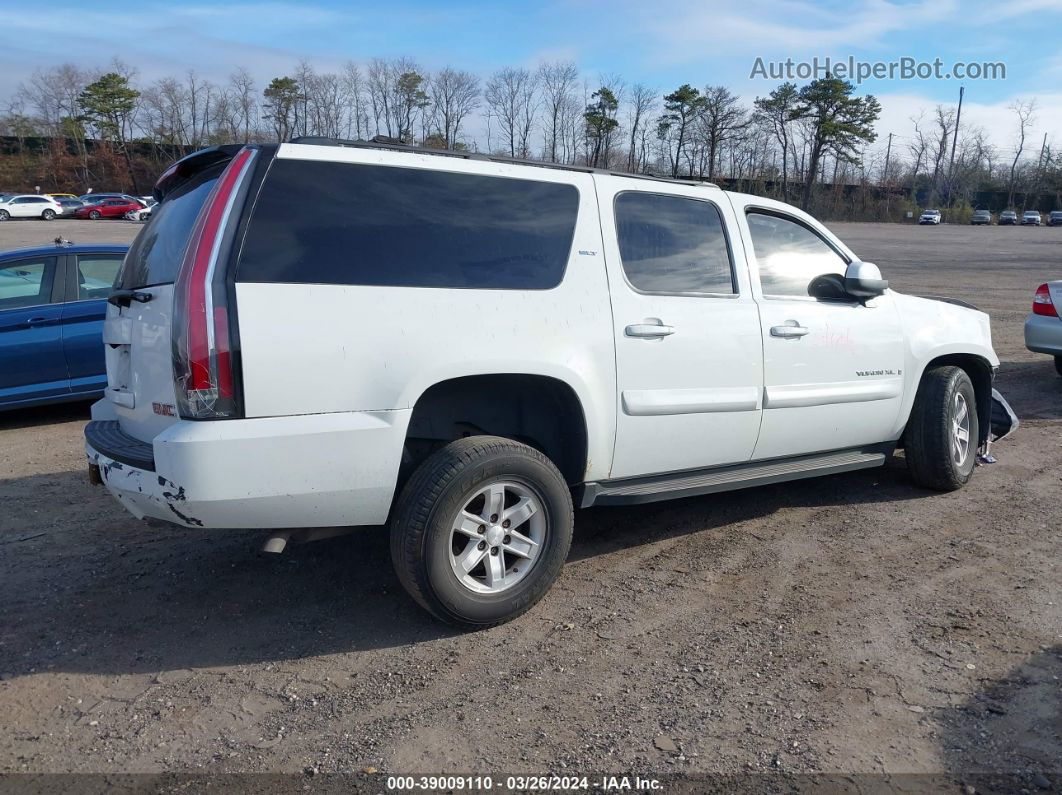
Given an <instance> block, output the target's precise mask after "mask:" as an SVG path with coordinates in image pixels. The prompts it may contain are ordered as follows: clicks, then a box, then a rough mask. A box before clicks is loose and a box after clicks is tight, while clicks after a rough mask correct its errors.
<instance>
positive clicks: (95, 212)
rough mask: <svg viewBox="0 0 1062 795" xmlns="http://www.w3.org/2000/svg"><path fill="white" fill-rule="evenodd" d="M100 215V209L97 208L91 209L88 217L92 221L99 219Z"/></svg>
mask: <svg viewBox="0 0 1062 795" xmlns="http://www.w3.org/2000/svg"><path fill="white" fill-rule="evenodd" d="M100 217H101V216H100V211H99V210H93V211H92V212H90V213H89V218H91V219H92V220H93V221H98V220H100Z"/></svg>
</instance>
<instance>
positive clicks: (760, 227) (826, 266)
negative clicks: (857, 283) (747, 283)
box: [748, 212, 848, 296]
mask: <svg viewBox="0 0 1062 795" xmlns="http://www.w3.org/2000/svg"><path fill="white" fill-rule="evenodd" d="M748 223H749V233H750V234H751V236H752V247H753V250H754V252H755V254H756V264H757V266H758V267H759V270H760V286H761V289H762V290H763V294H764V295H779V296H789V295H802V296H806V295H807V294H808V285H809V284H811V280H812V279H814V278H815V277H816V276H821V275H823V274H824V273H840V274H842V275H843V274H844V271H845V267H846V266H847V264H848V263H847V262H846V261H845V260H844V258H843V257H842V256H841V255H840V254H838V253H837V251H835V250H834V249H833V247H832V246H830V245H829V244H828V243H827V242H826V241H825V240H823V239H822V238H821V237H819V236H818V235H817V234H815V233H814V232H812V231H811V230H810V229H808V228H807V227H806V226H804V225H803V224H800V223H797V222H796V221H791V220H789V219H787V218H782V217H781V216H777V215H768V214H766V213H756V212H751V213H749V214H748Z"/></svg>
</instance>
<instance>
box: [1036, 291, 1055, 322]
mask: <svg viewBox="0 0 1062 795" xmlns="http://www.w3.org/2000/svg"><path fill="white" fill-rule="evenodd" d="M1032 311H1033V314H1034V315H1047V316H1048V317H1058V310H1057V309H1055V302H1054V301H1052V300H1051V290H1050V288H1048V286H1047V285H1046V284H1041V285H1040V286H1039V287H1037V288H1036V295H1034V296H1033V308H1032Z"/></svg>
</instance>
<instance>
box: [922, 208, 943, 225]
mask: <svg viewBox="0 0 1062 795" xmlns="http://www.w3.org/2000/svg"><path fill="white" fill-rule="evenodd" d="M918 223H920V224H933V225H934V226H935V225H937V224H939V223H940V210H926V211H925V212H924V213H922V215H921V216H919V218H918Z"/></svg>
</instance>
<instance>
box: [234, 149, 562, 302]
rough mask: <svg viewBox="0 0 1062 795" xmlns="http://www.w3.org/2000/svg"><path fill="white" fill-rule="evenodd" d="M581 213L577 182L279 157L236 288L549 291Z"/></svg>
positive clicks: (264, 191)
mask: <svg viewBox="0 0 1062 795" xmlns="http://www.w3.org/2000/svg"><path fill="white" fill-rule="evenodd" d="M578 207H579V192H578V191H577V190H576V188H575V187H574V186H573V185H565V184H559V183H554V182H536V181H533V180H525V179H510V178H506V177H493V176H482V175H479V174H462V173H454V172H446V171H432V170H429V169H413V168H402V167H396V166H375V165H361V164H347V163H334V162H318V161H306V160H285V159H278V160H275V161H274V162H273V164H272V166H271V167H270V170H269V174H268V176H267V177H266V179H265V184H264V185H263V187H262V191H261V193H260V194H259V196H258V200H257V201H256V203H255V207H254V211H253V213H252V215H251V220H250V222H249V224H248V230H247V236H246V238H245V240H244V244H243V250H242V253H241V255H240V263H239V266H238V270H237V279H238V280H239V281H242V282H286V283H302V284H356V285H374V286H391V287H451V288H481V289H513V290H518V289H519V290H543V289H549V288H552V287H556V286H557V285H558V284H560V281H561V278H562V277H563V276H564V270H565V267H566V266H567V263H568V257H569V254H570V251H571V246H572V238H573V236H574V234H575V222H576V217H577V215H578Z"/></svg>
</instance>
